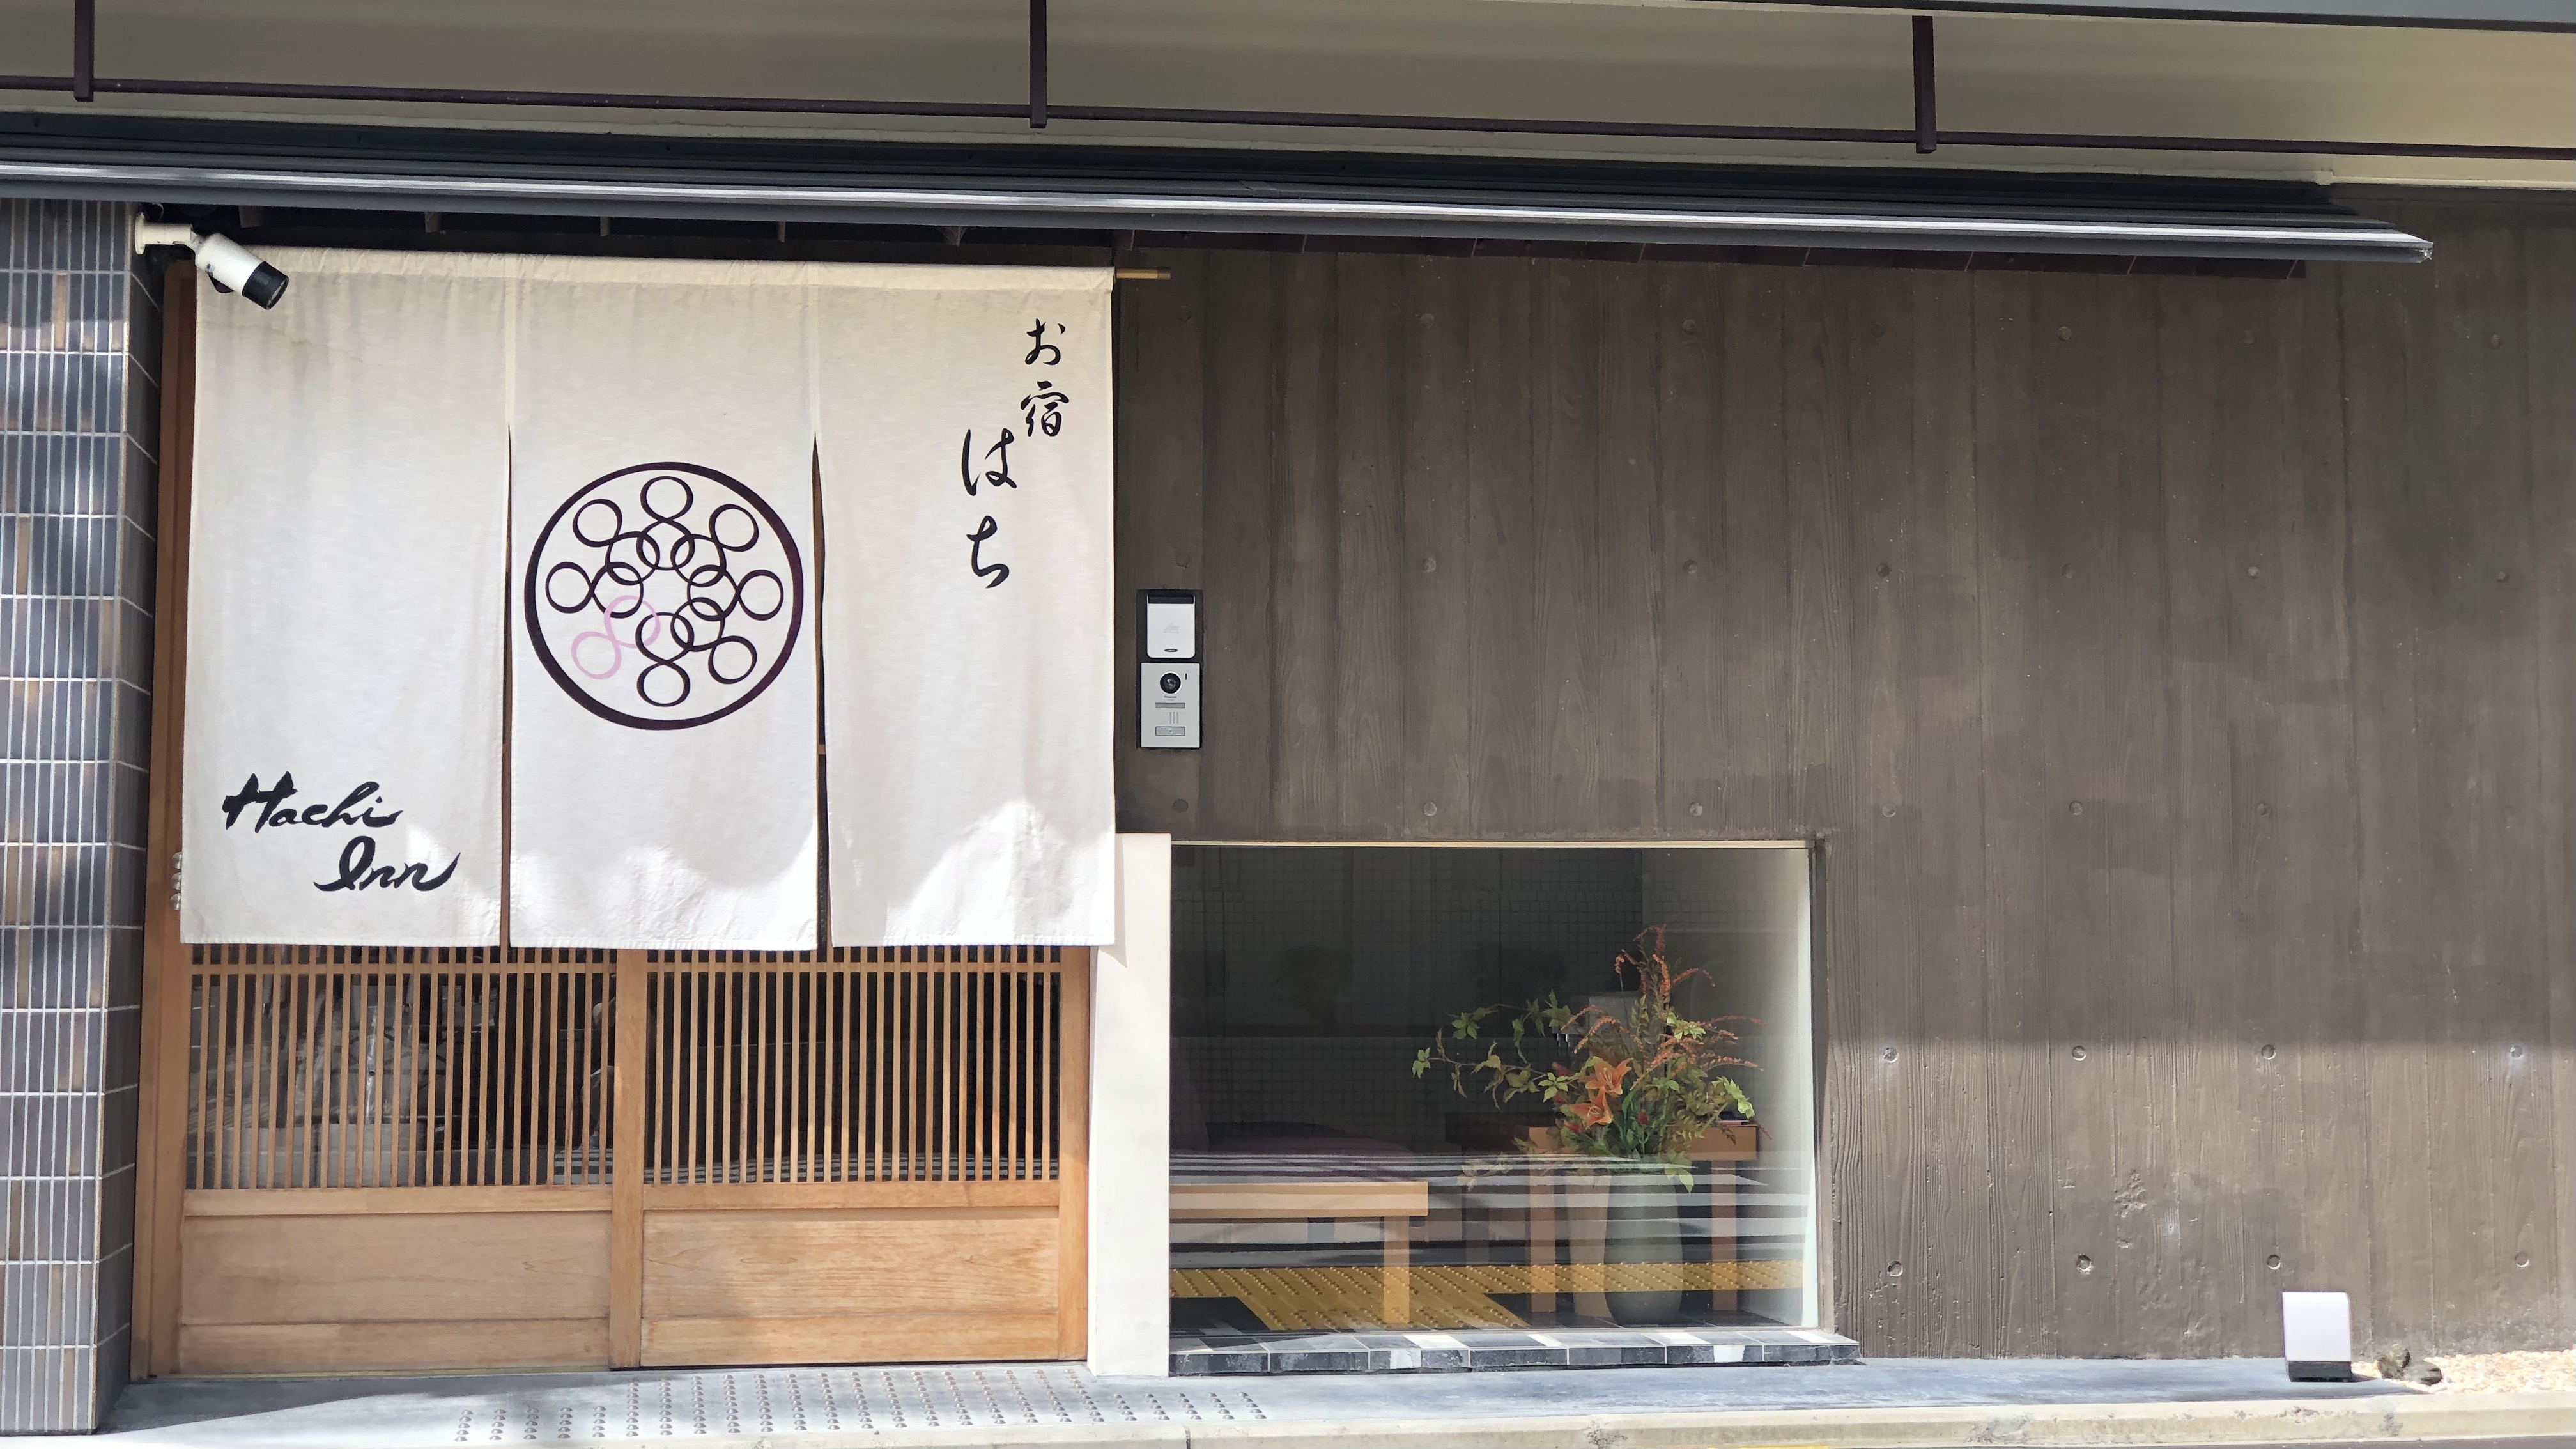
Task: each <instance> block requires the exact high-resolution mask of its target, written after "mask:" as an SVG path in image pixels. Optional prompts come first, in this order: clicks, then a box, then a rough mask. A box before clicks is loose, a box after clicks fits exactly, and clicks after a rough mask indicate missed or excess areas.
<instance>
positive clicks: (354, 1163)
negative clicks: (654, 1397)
mask: <svg viewBox="0 0 2576 1449" xmlns="http://www.w3.org/2000/svg"><path fill="white" fill-rule="evenodd" d="M175 950H176V953H177V954H180V955H182V956H183V957H184V960H183V961H180V962H175V963H171V969H168V970H165V971H161V972H156V973H155V980H154V982H153V989H152V993H151V994H152V997H153V999H152V1001H151V1003H150V1005H151V1009H152V1010H153V1012H154V1013H155V1015H156V1018H157V1020H158V1023H159V1029H158V1030H157V1031H156V1032H154V1033H153V1036H154V1038H155V1045H156V1050H157V1054H158V1059H157V1061H156V1062H155V1070H154V1072H153V1073H152V1084H151V1087H152V1090H153V1092H154V1093H155V1096H156V1099H157V1108H156V1110H155V1112H153V1113H152V1114H150V1115H151V1116H153V1117H154V1118H155V1119H156V1121H157V1122H158V1123H161V1124H167V1126H168V1128H169V1129H171V1130H169V1131H167V1132H166V1133H165V1134H163V1135H161V1136H159V1137H158V1138H157V1140H156V1141H154V1142H153V1143H152V1144H151V1151H150V1152H149V1154H148V1156H149V1157H150V1159H151V1161H152V1165H153V1171H152V1172H151V1173H150V1174H149V1176H150V1177H151V1179H152V1185H151V1188H150V1191H149V1194H148V1196H149V1199H150V1200H149V1202H148V1203H147V1209H148V1213H147V1222H148V1224H149V1230H148V1231H147V1233H146V1235H145V1236H146V1238H147V1239H148V1240H149V1242H150V1243H151V1245H152V1259H153V1262H152V1266H151V1268H150V1269H149V1270H147V1272H146V1274H145V1280H144V1281H145V1282H146V1284H147V1292H148V1299H149V1308H148V1319H147V1321H148V1322H149V1323H150V1325H151V1331H150V1333H149V1335H148V1339H147V1352H148V1353H149V1355H150V1364H151V1367H152V1370H153V1371H156V1372H181V1373H292V1372H353V1371H370V1370H372V1371H405V1370H432V1369H468V1368H536V1367H553V1368H568V1367H595V1366H605V1365H642V1364H738V1363H815V1362H825V1363H829V1362H871V1361H872V1362H893V1361H925V1360H956V1359H994V1358H1037V1359H1043V1358H1058V1357H1073V1356H1078V1355H1079V1354H1080V1353H1081V1352H1082V1343H1083V1317H1082V1307H1083V1291H1082V1283H1083V1277H1082V1264H1083V1261H1084V1250H1085V1245H1084V1240H1083V1222H1084V1215H1083V1196H1084V1188H1083V1183H1084V1178H1083V1153H1082V1150H1081V1145H1082V1140H1083V1128H1084V1124H1085V1121H1086V1117H1087V1113H1086V1111H1085V1102H1084V1097H1083V1089H1084V1085H1085V1083H1086V1082H1087V1080H1088V1075H1089V1074H1088V1067H1087V1062H1086V1060H1085V1053H1084V1050H1083V1048H1084V1043H1085V1041H1086V1039H1087V1036H1088V1009H1087V1007H1088V991H1087V988H1088V981H1089V971H1088V967H1089V964H1090V963H1089V953H1088V952H1086V951H1082V950H1078V949H1067V948H1060V947H1048V948H1041V947H1010V948H1002V947H983V948H959V947H944V948H915V949H908V950H897V949H874V950H864V951H850V952H836V953H834V956H835V958H836V959H830V960H821V961H818V960H815V959H813V957H812V953H748V952H746V953H733V952H728V953H723V955H724V958H725V959H723V960H716V959H714V956H715V954H716V953H708V952H691V953H654V952H610V951H571V950H559V951H501V950H459V949H441V950H431V949H422V948H413V949H401V948H384V947H376V948H365V947H315V946H223V947H210V946H181V947H177V948H175Z"/></svg>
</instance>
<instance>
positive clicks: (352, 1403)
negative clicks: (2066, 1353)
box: [57, 1359, 2576, 1449]
mask: <svg viewBox="0 0 2576 1449" xmlns="http://www.w3.org/2000/svg"><path fill="white" fill-rule="evenodd" d="M2539 1435H2561V1436H2566V1437H2567V1439H2569V1440H2570V1441H2576V1394H2520V1395H2502V1394H2499V1395H2465V1394H2440V1395H2430V1394H2422V1393H2417V1392H2415V1391H2412V1390H2409V1389H2406V1388H2403V1387H2399V1386H2396V1385H2391V1384H2384V1383H2376V1382H2368V1383H2358V1384H2303V1385H2293V1384H2291V1383H2290V1382H2289V1380H2288V1377H2287V1375H2286V1374H2285V1373H2284V1372H2283V1369H2282V1365H2281V1363H2280V1362H2279V1361H2278V1360H2261V1359H2215V1360H2210V1359H2204V1360H2160V1361H2124V1360H2068V1359H2045V1360H1938V1359H1888V1360H1880V1361H1877V1362H1874V1363H1868V1364H1854V1365H1847V1366H1834V1367H1812V1368H1798V1367H1755V1368H1633V1369H1610V1370H1581V1371H1558V1372H1522V1373H1475V1374H1440V1375H1421V1376H1409V1375H1408V1376H1384V1375H1313V1376H1306V1377H1298V1378H1285V1379H1283V1378H1238V1379H1221V1378H1208V1379H1104V1378H1097V1377H1094V1376H1093V1375H1091V1374H1089V1373H1086V1372H1084V1371H1083V1370H1081V1369H1079V1368H1075V1367H1069V1366H1060V1365H1007V1366H993V1365H961V1366H930V1367H923V1368H917V1369H882V1368H865V1369H852V1368H833V1369H811V1368H808V1369H737V1370H645V1371H638V1372H630V1373H615V1374H610V1373H593V1374H545V1375H518V1376H510V1377H447V1378H411V1379H288V1380H212V1379H199V1380H163V1381H159V1382H155V1383H149V1384H141V1385H137V1386H135V1387H134V1388H132V1389H129V1390H128V1391H127V1393H126V1395H125V1398H124V1399H123V1400H122V1401H121V1403H120V1404H119V1406H118V1408H117V1411H116V1413H115V1415H114V1416H113V1417H112V1418H111V1420H110V1421H109V1424H108V1427H107V1430H106V1433H105V1435H104V1437H105V1438H106V1439H107V1440H108V1441H109V1442H111V1443H114V1444H121V1445H129V1446H137V1449H140V1446H170V1449H319V1446H332V1449H339V1446H347V1445H366V1446H369V1449H413V1446H418V1449H428V1446H431V1445H440V1446H452V1445H456V1444H460V1443H492V1442H517V1443H528V1442H538V1443H547V1444H554V1445H619V1446H633V1445H638V1444H674V1443H678V1444H690V1445H697V1446H704V1449H755V1446H757V1449H832V1446H842V1445H853V1446H855V1445H868V1446H879V1449H899V1446H921V1449H933V1446H939V1449H946V1446H966V1445H993V1446H1027V1449H1038V1446H1051V1445H1083V1446H1094V1445H1128V1444H1138V1445H1142V1444H1156V1445H1161V1444H1170V1445H1241V1446H1246V1449H1251V1446H1261V1449H1306V1446H1322V1445H1332V1446H1339V1449H1351V1446H1358V1445H1368V1446H1406V1449H1451V1446H1462V1449H1463V1446H1479V1449H1483V1446H1492V1449H1560V1446H1562V1449H1610V1446H1634V1449H1667V1446H1671V1449H1680V1446H1708V1445H1816V1446H1834V1449H1876V1446H1934V1445H1951V1444H1996V1443H2005V1444H2026V1445H2049V1444H2065V1445H2075V1444H2086V1445H2091V1444H2130V1445H2142V1444H2224V1443H2310V1444H2322V1443H2340V1442H2357V1441H2358V1442H2367V1441H2379V1442H2388V1441H2392V1440H2404V1439H2429V1438H2469V1437H2477V1438H2511V1437H2517V1436H2539ZM57 1442H61V1443H73V1442H79V1441H73V1440H62V1441H57Z"/></svg>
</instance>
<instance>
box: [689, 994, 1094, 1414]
mask: <svg viewBox="0 0 2576 1449" xmlns="http://www.w3.org/2000/svg"><path fill="white" fill-rule="evenodd" d="M834 955H835V957H836V958H837V959H835V960H833V961H831V962H828V963H817V964H813V965H799V966H795V967H790V968H781V969H756V970H744V969H733V968H726V967H719V968H716V969H705V968H702V967H700V966H698V965H697V964H696V963H694V962H693V961H692V960H690V959H689V958H688V957H687V956H685V955H683V956H681V957H679V959H676V960H675V959H673V957H671V956H669V955H664V956H661V957H658V958H648V960H649V961H650V964H649V966H648V970H649V973H650V974H649V976H648V978H647V980H648V985H647V991H648V993H649V996H650V1006H649V1009H648V1011H647V1013H646V1027H645V1034H646V1038H647V1045H646V1050H647V1051H648V1052H649V1053H650V1061H651V1065H650V1067H649V1069H648V1070H647V1072H646V1074H645V1082H646V1087H645V1090H646V1093H647V1098H648V1100H647V1102H646V1105H645V1110H644V1133H645V1141H644V1144H643V1169H644V1170H643V1181H642V1184H641V1191H640V1199H641V1201H640V1208H641V1235H642V1237H641V1250H640V1257H641V1260H642V1283H641V1290H642V1299H641V1304H640V1319H641V1344H640V1349H641V1353H640V1357H641V1361H642V1362H644V1363H647V1364H705V1363H806V1362H847V1361H876V1362H888V1361H898V1360H930V1359H951V1360H953V1359H993V1358H1064V1357H1072V1356H1076V1355H1078V1354H1080V1353H1081V1351H1082V1333H1083V1318H1082V1310H1083V1292H1082V1281H1083V1280H1082V1263H1083V1259H1084V1248H1083V1238H1082V1225H1083V1212H1082V1199H1083V1176H1082V1153H1081V1151H1080V1131H1081V1124H1082V1122H1083V1119H1084V1112H1083V1102H1082V1089H1083V1085H1084V1083H1085V1081H1086V1078H1087V1072H1086V1071H1085V1070H1084V1069H1083V1066H1084V1064H1083V1062H1082V1052H1081V1043H1082V1042H1083V1040H1084V1039H1085V1037H1086V1036H1087V1034H1088V1030H1087V1024H1086V1023H1087V1001H1086V993H1085V991H1084V989H1083V988H1084V985H1085V984H1086V983H1087V980H1088V973H1087V971H1086V970H1082V969H1073V970H1068V969H1067V958H1072V959H1073V962H1074V964H1075V965H1076V966H1077V967H1083V966H1087V964H1088V962H1087V960H1086V959H1085V958H1086V957H1087V955H1088V953H1087V952H1083V951H1080V950H1066V949H1064V948H1061V947H1027V946H1021V947H981V948H956V947H946V948H916V949H909V950H902V949H874V950H865V951H850V952H835V953H834Z"/></svg>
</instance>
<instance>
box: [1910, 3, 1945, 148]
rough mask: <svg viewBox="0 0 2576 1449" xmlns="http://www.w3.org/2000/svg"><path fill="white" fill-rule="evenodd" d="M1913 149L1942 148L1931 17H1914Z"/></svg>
mask: <svg viewBox="0 0 2576 1449" xmlns="http://www.w3.org/2000/svg"><path fill="white" fill-rule="evenodd" d="M1914 149H1915V150H1916V151H1919V152H1921V153H1922V154H1924V155H1926V156H1929V155H1931V154H1932V153H1933V152H1935V151H1938V150H1940V149H1941V111H1940V106H1939V103H1938V102H1937V100H1936V99H1935V97H1934V95H1933V89H1932V17H1931V16H1929V15H1917V16H1915V17H1914Z"/></svg>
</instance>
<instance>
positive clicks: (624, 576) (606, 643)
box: [524, 463, 805, 730]
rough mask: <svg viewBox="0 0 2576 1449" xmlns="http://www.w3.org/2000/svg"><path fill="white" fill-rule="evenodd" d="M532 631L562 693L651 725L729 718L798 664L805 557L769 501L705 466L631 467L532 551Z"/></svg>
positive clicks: (586, 495) (560, 515) (569, 504)
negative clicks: (793, 657)
mask: <svg viewBox="0 0 2576 1449" xmlns="http://www.w3.org/2000/svg"><path fill="white" fill-rule="evenodd" d="M525 573H526V576H527V599H526V601H525V605H524V608H525V612H526V615H527V620H528V641H529V643H530V644H531V645H533V646H534V647H535V649H536V653H537V658H538V660H539V661H540V662H542V663H543V664H544V665H545V666H546V673H548V674H550V675H553V676H554V681H555V683H557V684H559V685H562V686H563V690H564V693H566V694H569V695H571V696H572V697H573V698H574V699H576V700H578V701H580V702H581V705H582V707H583V708H584V709H587V710H589V711H590V712H591V713H592V714H595V715H598V716H599V717H600V718H601V719H605V720H611V721H614V722H615V723H618V724H622V725H628V726H631V727H633V728H635V729H641V730H678V729H687V728H689V727H691V726H693V725H702V724H707V723H710V722H712V721H714V720H720V719H722V718H724V717H725V716H726V715H729V714H731V713H733V712H734V711H735V710H738V709H740V708H742V707H743V706H744V705H747V704H749V703H751V702H752V701H753V700H755V699H757V698H759V697H760V693H761V691H762V690H765V689H767V688H768V687H769V685H770V681H772V680H774V679H776V678H777V677H778V673H779V671H780V670H782V669H785V668H786V667H787V659H788V656H789V655H790V654H792V653H794V652H795V649H796V636H797V635H798V634H799V633H800V632H802V630H803V628H804V623H805V561H804V559H803V558H802V557H800V556H799V555H798V554H797V551H796V541H795V540H794V539H793V538H791V537H789V535H788V532H787V526H786V525H785V524H784V523H783V522H781V521H780V520H779V517H778V514H777V512H776V511H775V510H773V509H772V508H770V506H769V504H768V502H767V500H765V499H763V498H762V497H761V496H760V495H759V494H757V493H754V492H752V491H751V490H750V489H748V488H746V487H744V486H743V485H741V484H740V483H737V482H735V481H734V480H733V479H731V478H728V477H726V476H725V475H724V474H722V473H719V472H717V471H715V470H714V469H713V468H701V467H699V466H697V465H696V464H694V463H646V464H642V465H640V466H637V467H633V468H621V469H619V470H618V471H617V472H614V473H611V474H609V475H608V476H607V477H605V478H602V479H599V480H598V481H597V482H594V483H592V484H590V485H589V486H588V487H586V488H583V489H581V490H579V491H578V492H576V493H574V494H573V495H572V496H571V497H570V498H567V499H565V500H564V502H563V506H562V507H560V508H558V509H556V510H555V512H554V516H553V517H552V518H549V519H547V520H546V526H545V527H544V528H542V529H540V530H538V532H537V541H536V544H535V546H534V547H532V548H531V549H529V551H528V563H527V568H526V570H525Z"/></svg>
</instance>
